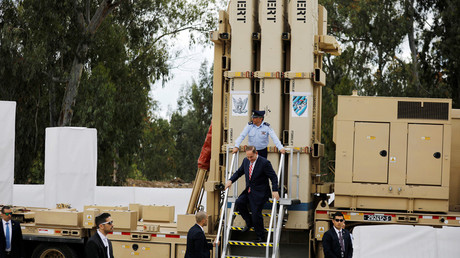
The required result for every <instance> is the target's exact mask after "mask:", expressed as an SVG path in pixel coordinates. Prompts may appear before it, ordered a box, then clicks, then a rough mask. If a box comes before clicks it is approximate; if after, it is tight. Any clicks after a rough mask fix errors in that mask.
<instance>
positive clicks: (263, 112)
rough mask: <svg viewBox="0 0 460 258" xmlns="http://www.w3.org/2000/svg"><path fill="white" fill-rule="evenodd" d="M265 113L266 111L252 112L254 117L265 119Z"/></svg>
mask: <svg viewBox="0 0 460 258" xmlns="http://www.w3.org/2000/svg"><path fill="white" fill-rule="evenodd" d="M264 115H265V111H264V110H252V117H254V118H256V117H264Z"/></svg>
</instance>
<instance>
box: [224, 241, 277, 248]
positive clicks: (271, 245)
mask: <svg viewBox="0 0 460 258" xmlns="http://www.w3.org/2000/svg"><path fill="white" fill-rule="evenodd" d="M228 245H239V246H256V247H264V246H267V242H261V243H255V242H248V241H228ZM268 246H270V247H273V243H269V244H268Z"/></svg>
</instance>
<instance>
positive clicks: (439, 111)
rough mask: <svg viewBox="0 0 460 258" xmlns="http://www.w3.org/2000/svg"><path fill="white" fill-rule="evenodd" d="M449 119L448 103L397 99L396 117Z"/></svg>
mask: <svg viewBox="0 0 460 258" xmlns="http://www.w3.org/2000/svg"><path fill="white" fill-rule="evenodd" d="M408 118H412V119H414V118H415V119H433V120H449V103H438V102H410V101H398V119H408Z"/></svg>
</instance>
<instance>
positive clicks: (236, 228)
mask: <svg viewBox="0 0 460 258" xmlns="http://www.w3.org/2000/svg"><path fill="white" fill-rule="evenodd" d="M232 230H240V231H241V230H243V228H242V227H232ZM265 230H267V231H268V228H265ZM249 231H254V228H249ZM272 231H273V229H272Z"/></svg>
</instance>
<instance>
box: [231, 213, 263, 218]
mask: <svg viewBox="0 0 460 258" xmlns="http://www.w3.org/2000/svg"><path fill="white" fill-rule="evenodd" d="M233 214H234V215H240V213H239V212H234V213H233ZM262 216H264V217H271V216H272V214H271V213H262Z"/></svg>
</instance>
